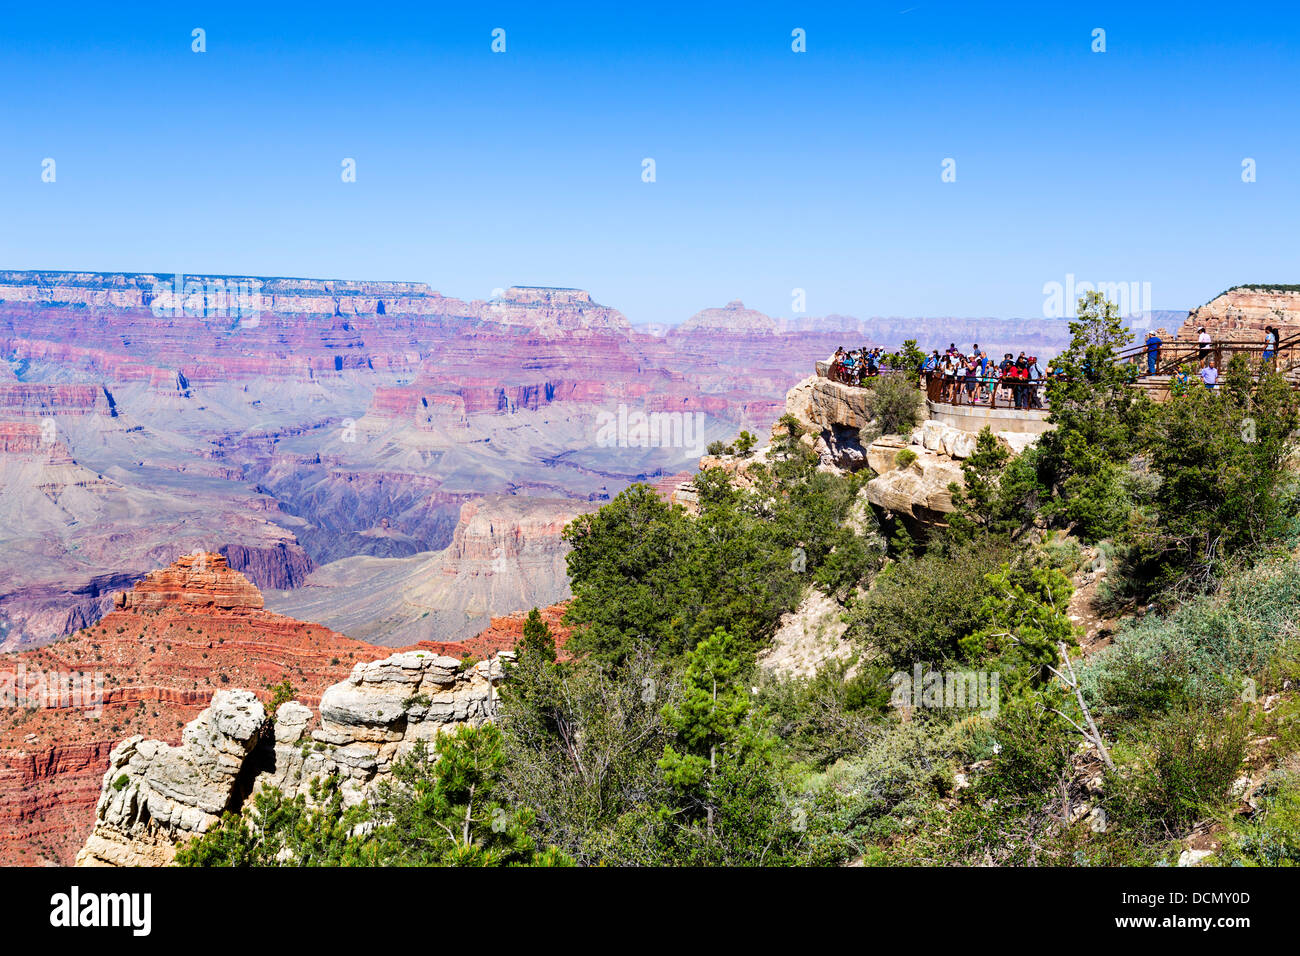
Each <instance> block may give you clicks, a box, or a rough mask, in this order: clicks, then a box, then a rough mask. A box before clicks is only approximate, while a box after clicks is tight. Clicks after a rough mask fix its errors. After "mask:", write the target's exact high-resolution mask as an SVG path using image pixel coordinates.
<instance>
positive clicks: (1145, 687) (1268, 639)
mask: <svg viewBox="0 0 1300 956" xmlns="http://www.w3.org/2000/svg"><path fill="white" fill-rule="evenodd" d="M1297 605H1300V567H1298V566H1297V565H1296V564H1295V562H1294V561H1292V560H1290V559H1286V560H1282V559H1277V560H1273V561H1268V562H1264V563H1261V564H1259V565H1257V566H1255V567H1254V568H1251V569H1249V570H1247V571H1244V572H1238V573H1237V574H1234V575H1232V576H1230V577H1229V578H1228V579H1227V581H1226V582H1225V584H1224V586H1223V588H1222V589H1221V590H1220V592H1219V593H1218V594H1217V595H1214V596H1211V597H1201V598H1197V599H1195V600H1193V601H1189V602H1188V603H1186V604H1184V605H1182V606H1181V607H1180V608H1178V610H1176V611H1175V612H1173V613H1172V614H1169V615H1168V616H1165V617H1156V616H1154V615H1151V616H1148V617H1147V618H1145V619H1143V620H1142V621H1140V622H1138V623H1136V624H1133V625H1131V626H1129V627H1128V628H1126V629H1124V630H1122V631H1120V633H1119V634H1118V635H1117V636H1116V637H1115V640H1114V642H1113V643H1112V644H1111V645H1110V646H1109V647H1107V648H1105V649H1104V650H1102V651H1101V652H1099V653H1098V654H1096V655H1095V656H1094V657H1093V658H1092V660H1091V661H1090V662H1089V664H1088V665H1087V666H1086V667H1085V668H1084V670H1083V673H1082V675H1081V677H1082V682H1083V687H1084V691H1085V693H1086V694H1087V695H1088V697H1089V698H1090V699H1091V700H1092V701H1093V702H1094V703H1095V704H1096V705H1097V706H1098V708H1099V709H1101V710H1103V711H1108V712H1112V713H1115V714H1118V715H1119V716H1121V717H1125V718H1137V717H1142V716H1145V715H1149V714H1153V713H1162V712H1164V711H1167V710H1169V709H1171V708H1173V707H1176V706H1179V705H1182V704H1185V703H1188V702H1191V703H1195V704H1199V705H1203V706H1209V707H1222V706H1225V705H1226V704H1227V703H1229V702H1230V701H1232V700H1234V699H1236V698H1238V697H1239V695H1240V694H1241V691H1242V687H1243V682H1244V678H1245V677H1247V676H1249V675H1251V674H1255V673H1258V672H1259V671H1260V670H1261V669H1262V668H1264V667H1265V666H1266V665H1267V664H1268V663H1269V661H1270V660H1272V659H1273V657H1274V655H1275V654H1276V653H1277V651H1278V649H1279V647H1280V646H1281V645H1282V644H1283V643H1284V642H1285V641H1286V640H1287V638H1288V636H1290V635H1293V634H1294V633H1295V608H1296V606H1297Z"/></svg>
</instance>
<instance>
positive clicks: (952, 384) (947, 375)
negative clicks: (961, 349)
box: [943, 355, 957, 403]
mask: <svg viewBox="0 0 1300 956" xmlns="http://www.w3.org/2000/svg"><path fill="white" fill-rule="evenodd" d="M956 389H957V359H955V358H954V357H953V356H951V355H949V356H947V357H946V358H945V359H944V360H943V395H944V399H943V400H944V401H945V402H949V403H951V402H954V401H956V399H957V395H956Z"/></svg>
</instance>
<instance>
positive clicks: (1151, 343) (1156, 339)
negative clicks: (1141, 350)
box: [1147, 329, 1164, 375]
mask: <svg viewBox="0 0 1300 956" xmlns="http://www.w3.org/2000/svg"><path fill="white" fill-rule="evenodd" d="M1163 344H1164V343H1163V342H1161V341H1160V336H1158V335H1156V332H1155V329H1148V330H1147V374H1148V375H1154V374H1156V361H1157V360H1158V359H1159V358H1160V346H1161V345H1163Z"/></svg>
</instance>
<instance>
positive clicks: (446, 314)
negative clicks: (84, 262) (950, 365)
mask: <svg viewBox="0 0 1300 956" xmlns="http://www.w3.org/2000/svg"><path fill="white" fill-rule="evenodd" d="M907 338H915V339H917V340H918V342H919V343H920V345H921V346H922V347H925V348H934V347H942V346H944V345H946V344H947V343H948V342H949V341H962V342H966V341H978V342H980V343H983V344H985V346H986V347H989V348H992V349H994V350H1003V349H1012V348H1015V349H1017V350H1019V349H1023V348H1032V349H1035V350H1037V351H1038V352H1039V353H1040V354H1044V355H1050V354H1053V353H1054V352H1055V351H1057V350H1059V349H1060V348H1061V347H1063V345H1064V344H1065V342H1066V341H1067V338H1068V329H1067V323H1066V322H1064V321H1061V320H1048V319H992V318H988V319H959V318H934V319H898V318H888V319H885V318H871V319H857V318H853V317H848V316H826V317H820V318H811V317H810V318H798V319H793V320H791V319H776V318H772V317H770V316H766V315H764V314H763V313H761V312H757V311H755V310H752V309H748V308H746V307H745V306H744V304H743V303H742V302H740V301H738V300H737V301H732V302H730V303H727V304H726V305H724V306H722V307H716V308H706V309H704V310H702V311H700V312H698V313H696V314H695V315H693V316H691V317H690V318H688V319H686V320H685V321H684V322H683V323H682V324H681V325H679V326H677V327H674V328H671V329H667V330H663V329H653V328H651V327H649V326H637V325H633V324H632V323H631V322H629V321H628V319H627V318H626V317H625V316H624V315H623V314H622V313H621V312H619V311H618V310H617V309H614V308H611V307H609V306H605V305H602V304H600V303H598V302H596V301H595V300H594V299H593V298H592V296H591V295H590V294H589V293H587V292H585V291H583V290H581V289H570V288H543V287H528V286H513V287H510V288H508V289H505V290H504V291H503V292H502V294H501V295H499V296H497V297H495V298H493V299H491V300H489V301H481V300H474V301H464V300H461V299H456V298H451V297H446V296H443V295H441V294H439V293H438V292H436V291H434V290H433V289H431V288H430V287H429V286H427V285H425V284H423V283H418V282H369V281H344V280H322V279H290V278H273V277H257V276H203V275H189V276H184V277H179V276H174V275H171V274H166V273H150V274H145V273H98V272H47V271H8V272H0V474H2V475H3V483H2V484H0V514H4V515H5V516H6V519H7V520H5V521H4V522H3V523H2V524H0V546H2V547H0V648H3V649H9V650H12V649H17V648H22V647H34V646H39V645H42V644H45V643H48V642H49V641H52V640H56V639H58V638H60V637H63V636H65V635H67V634H70V633H72V632H74V631H76V630H77V629H78V628H81V627H85V626H87V625H90V624H93V623H94V622H96V621H97V620H98V619H99V618H100V617H101V616H102V615H103V614H105V613H106V612H107V611H108V610H109V609H110V608H111V606H112V601H113V596H114V594H116V593H118V592H121V591H122V590H124V589H127V588H129V587H130V586H131V585H132V584H133V583H134V582H136V581H138V580H140V579H141V578H142V577H143V576H144V575H145V574H146V573H147V572H149V571H151V570H153V569H156V568H158V567H163V566H166V565H167V564H169V563H170V562H172V561H174V560H175V559H176V558H177V557H179V556H181V555H185V554H190V553H194V552H199V551H211V552H214V553H219V554H221V555H223V556H224V557H225V558H226V559H227V560H228V561H229V563H230V566H231V568H233V569H235V570H238V571H241V572H243V573H244V574H246V575H247V576H248V578H249V580H250V581H252V582H253V583H254V584H255V585H256V586H257V587H259V588H261V589H263V590H264V591H265V592H266V593H267V602H268V606H269V607H272V608H274V609H277V610H283V611H284V612H285V613H290V614H294V615H296V616H299V617H302V618H304V619H306V620H312V621H315V622H317V623H320V624H323V625H325V626H328V627H332V628H335V629H341V630H343V631H344V632H345V633H348V635H349V636H353V637H357V638H358V639H362V640H366V641H369V642H373V643H381V644H388V645H390V646H398V645H402V644H408V643H410V642H412V641H415V640H458V639H462V638H464V637H467V636H472V635H473V634H475V633H478V632H479V631H481V630H482V629H483V628H484V627H486V626H488V624H489V623H490V621H491V619H492V617H493V616H494V615H500V614H508V613H512V612H515V611H519V610H522V609H525V608H527V607H531V606H533V605H535V604H536V605H540V606H546V605H549V604H552V603H554V602H556V601H559V600H563V599H564V598H565V597H566V596H567V580H566V578H565V573H564V553H565V547H564V544H563V542H562V540H561V538H560V534H561V531H562V530H563V527H564V524H565V523H566V522H567V521H568V520H571V518H572V517H573V516H574V515H575V514H577V513H580V512H581V511H583V510H590V509H593V508H596V507H598V506H599V505H600V503H601V502H604V501H606V500H608V499H610V498H611V497H612V496H614V495H616V494H617V493H618V492H619V491H621V490H622V489H623V488H626V487H627V486H628V485H630V484H631V483H633V482H638V481H647V482H650V483H657V484H664V485H665V486H667V485H670V484H671V483H672V481H673V480H674V478H679V477H683V476H685V475H687V474H689V473H690V472H692V471H694V469H695V465H696V462H697V461H698V458H699V456H700V453H701V451H702V449H703V447H704V446H705V445H707V443H708V442H710V441H713V440H716V439H722V440H729V439H730V438H732V437H734V436H735V435H736V434H737V433H738V432H739V431H740V430H741V429H749V430H751V431H754V432H756V433H760V434H762V433H765V432H766V430H767V429H768V428H769V427H770V425H771V423H772V422H773V421H774V420H775V418H777V417H778V416H779V415H780V413H781V411H782V410H783V402H784V396H785V393H786V391H787V390H788V389H789V387H790V386H791V385H793V384H794V383H795V382H797V381H799V380H800V379H801V378H803V377H804V376H805V375H806V374H807V373H808V371H809V370H810V368H811V367H812V362H813V361H814V360H815V359H816V358H819V357H824V356H825V355H827V354H829V353H830V352H832V351H833V350H834V349H835V348H836V347H837V346H838V345H841V344H848V345H850V346H853V345H857V344H882V345H889V346H893V345H897V344H898V343H900V342H902V341H903V340H904V339H907ZM629 423H630V424H629ZM661 425H662V426H663V427H662V428H661V427H660V426H661ZM380 607H383V608H386V609H388V610H389V612H390V613H386V614H382V615H380V614H377V613H374V612H375V610H376V609H378V608H380Z"/></svg>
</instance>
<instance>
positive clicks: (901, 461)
mask: <svg viewBox="0 0 1300 956" xmlns="http://www.w3.org/2000/svg"><path fill="white" fill-rule="evenodd" d="M914 461H916V452H914V451H912V449H910V448H900V449H899V450H898V451H897V452H895V454H894V464H895V465H897V466H898V467H899V468H906V467H907V466H908V465H910V464H912V463H913V462H914Z"/></svg>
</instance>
